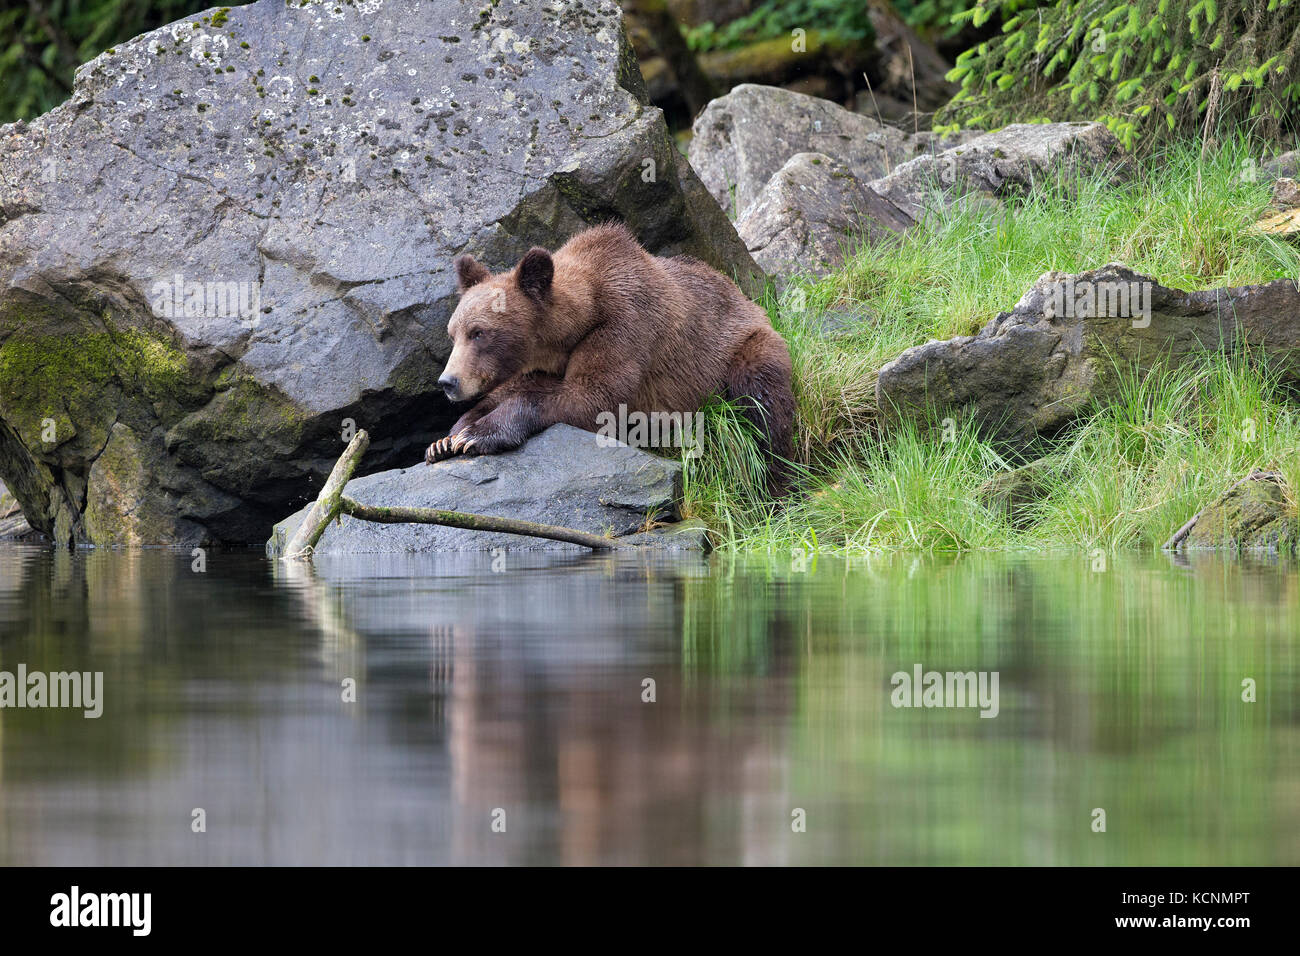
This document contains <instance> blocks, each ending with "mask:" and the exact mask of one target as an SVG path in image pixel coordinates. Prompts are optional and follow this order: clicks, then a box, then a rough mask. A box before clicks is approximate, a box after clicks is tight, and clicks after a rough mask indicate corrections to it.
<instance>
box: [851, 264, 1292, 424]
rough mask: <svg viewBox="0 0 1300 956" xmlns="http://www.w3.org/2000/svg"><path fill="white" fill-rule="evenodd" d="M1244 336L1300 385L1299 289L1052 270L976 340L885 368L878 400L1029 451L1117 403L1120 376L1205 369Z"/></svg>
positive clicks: (909, 354)
mask: <svg viewBox="0 0 1300 956" xmlns="http://www.w3.org/2000/svg"><path fill="white" fill-rule="evenodd" d="M1241 340H1244V341H1245V342H1247V343H1248V344H1249V345H1251V346H1253V347H1254V348H1256V349H1257V350H1259V352H1260V354H1263V355H1264V356H1266V357H1267V359H1268V360H1269V361H1270V362H1271V363H1272V364H1273V365H1274V366H1275V367H1276V368H1277V369H1278V370H1279V371H1280V373H1281V374H1283V375H1284V376H1285V377H1286V378H1287V379H1289V380H1296V379H1298V378H1300V292H1297V289H1296V286H1295V284H1294V283H1293V282H1290V281H1289V280H1277V281H1275V282H1269V283H1266V284H1264V285H1255V286H1243V287H1241V288H1233V289H1211V290H1208V291H1205V292H1182V291H1179V290H1177V289H1169V288H1166V287H1164V286H1162V285H1160V284H1158V283H1156V282H1155V281H1154V280H1152V279H1150V278H1149V277H1147V276H1143V275H1140V274H1139V273H1136V272H1134V271H1133V270H1131V269H1129V268H1127V267H1126V266H1123V265H1118V264H1111V265H1107V266H1104V267H1103V268H1101V269H1094V270H1091V271H1089V272H1084V273H1081V274H1079V275H1073V276H1071V275H1066V274H1064V273H1059V272H1049V273H1047V274H1045V275H1044V276H1043V277H1042V278H1040V279H1039V280H1038V281H1037V282H1036V283H1034V285H1033V286H1032V287H1031V288H1030V290H1029V291H1028V292H1027V293H1025V295H1024V297H1023V298H1022V299H1021V300H1020V302H1018V303H1017V304H1016V306H1015V308H1014V309H1012V310H1011V311H1010V312H1003V313H1002V314H1001V315H999V316H997V317H996V318H994V319H993V320H992V321H990V322H989V323H988V325H986V326H985V327H984V328H983V329H982V330H981V331H980V332H979V334H978V335H974V336H958V337H957V338H953V339H948V340H946V341H942V342H939V341H932V342H927V343H926V344H924V345H920V346H916V347H914V348H911V349H908V350H907V351H905V352H904V353H903V354H902V355H900V356H899V357H898V358H896V359H894V360H893V361H892V362H889V363H888V364H886V365H885V366H884V367H883V368H882V369H881V370H880V374H879V377H878V378H877V381H876V398H877V402H878V404H879V407H880V409H881V412H882V413H883V414H885V415H887V416H891V417H902V418H911V419H924V418H926V417H927V416H933V417H937V416H943V415H949V414H952V415H956V416H960V417H967V416H969V417H970V418H971V419H973V420H974V422H975V423H976V425H977V427H978V428H979V429H980V431H981V433H982V434H983V435H985V436H986V437H989V438H994V439H998V440H1000V441H1004V442H1007V443H1009V444H1010V445H1012V446H1014V447H1016V448H1025V447H1027V446H1028V445H1029V444H1030V443H1032V441H1033V440H1034V439H1035V438H1036V437H1037V436H1039V435H1051V434H1053V433H1055V432H1056V431H1058V430H1059V429H1060V428H1061V427H1062V426H1064V425H1066V424H1067V423H1068V422H1070V421H1072V420H1073V419H1074V418H1075V417H1076V416H1078V415H1079V414H1080V413H1082V412H1083V411H1084V410H1085V409H1086V408H1087V407H1088V406H1089V405H1090V404H1092V403H1094V402H1104V401H1108V400H1110V399H1113V398H1114V397H1116V396H1117V395H1118V391H1119V384H1120V381H1121V377H1120V376H1121V373H1124V372H1127V371H1128V370H1132V369H1137V370H1141V371H1146V370H1149V369H1151V368H1152V367H1154V366H1155V365H1156V364H1157V363H1159V364H1162V365H1165V366H1168V367H1178V366H1179V365H1183V364H1187V363H1194V362H1199V361H1201V360H1202V358H1203V356H1204V353H1205V350H1206V349H1230V348H1232V347H1233V346H1234V345H1235V344H1236V343H1238V342H1239V341H1241Z"/></svg>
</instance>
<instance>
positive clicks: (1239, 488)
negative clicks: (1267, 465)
mask: <svg viewBox="0 0 1300 956" xmlns="http://www.w3.org/2000/svg"><path fill="white" fill-rule="evenodd" d="M1297 541H1300V518H1297V516H1296V511H1295V506H1294V505H1293V504H1292V503H1291V502H1290V501H1288V500H1287V487H1286V481H1285V479H1284V478H1283V477H1282V475H1281V474H1280V473H1279V472H1275V471H1262V470H1260V469H1255V470H1253V471H1252V472H1251V473H1250V474H1249V475H1247V476H1246V477H1245V478H1243V479H1242V480H1241V481H1239V482H1237V483H1236V484H1235V485H1233V486H1232V487H1231V488H1229V489H1228V490H1227V491H1226V492H1224V493H1223V494H1222V495H1220V496H1219V497H1218V498H1217V499H1215V501H1213V502H1212V503H1210V504H1209V505H1207V506H1206V507H1205V508H1204V509H1202V510H1201V511H1199V512H1197V514H1196V515H1195V516H1194V517H1193V518H1192V519H1191V520H1190V521H1188V522H1187V524H1185V525H1183V527H1181V528H1179V529H1178V531H1176V532H1174V534H1173V536H1172V537H1171V538H1170V539H1169V540H1168V541H1166V542H1165V544H1164V550H1166V551H1194V550H1202V549H1210V548H1213V549H1222V550H1229V551H1255V552H1260V551H1262V552H1267V553H1269V554H1293V553H1295V551H1296V544H1297Z"/></svg>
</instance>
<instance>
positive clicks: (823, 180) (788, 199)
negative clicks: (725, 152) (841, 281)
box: [736, 153, 911, 287]
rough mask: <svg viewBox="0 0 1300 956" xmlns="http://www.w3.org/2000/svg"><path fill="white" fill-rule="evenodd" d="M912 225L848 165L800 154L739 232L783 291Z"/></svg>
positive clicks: (761, 197) (748, 213) (760, 196)
mask: <svg viewBox="0 0 1300 956" xmlns="http://www.w3.org/2000/svg"><path fill="white" fill-rule="evenodd" d="M909 225H911V220H909V219H907V218H905V217H904V216H902V215H899V214H898V213H897V211H896V210H895V209H894V207H893V205H892V204H890V203H888V202H886V201H885V200H884V199H882V198H881V197H880V196H878V195H877V194H876V193H875V192H873V191H872V190H870V189H868V188H867V187H866V186H865V185H864V184H863V183H862V182H861V181H859V180H858V179H857V177H855V176H854V175H853V174H852V173H851V172H850V171H849V170H848V168H846V167H845V166H844V165H843V164H842V163H840V162H838V161H837V160H835V159H832V158H831V157H830V156H826V155H824V154H822V153H797V154H796V155H794V156H792V157H791V158H790V160H789V161H788V162H787V163H786V164H785V165H784V166H782V167H781V168H780V169H779V170H777V172H776V175H774V176H773V177H772V178H771V179H770V180H768V183H767V185H766V186H764V187H763V189H762V190H761V191H760V192H759V194H758V197H757V198H756V199H755V200H754V201H753V202H752V203H751V204H750V205H749V207H748V208H747V209H746V210H745V212H744V214H743V215H742V216H741V217H740V219H739V220H737V222H736V231H737V232H738V233H739V234H740V238H741V239H742V240H744V243H745V245H746V247H747V248H748V249H749V252H750V254H751V255H752V256H753V257H754V261H755V262H757V263H758V264H759V266H761V267H762V269H763V271H765V272H767V273H768V274H769V275H771V276H773V277H774V278H775V279H776V281H777V285H778V287H779V286H781V285H783V284H784V283H785V281H786V279H787V278H788V277H789V276H792V275H795V274H802V275H806V276H810V277H812V278H820V277H822V276H824V275H827V274H828V273H830V272H831V271H833V270H834V269H836V268H837V267H839V266H840V265H841V264H843V262H844V259H845V258H846V257H847V256H849V255H851V254H852V253H853V251H854V250H855V249H856V248H857V247H859V246H860V245H862V244H863V243H872V242H878V241H879V240H881V239H883V238H885V237H887V236H891V235H896V234H897V233H898V232H901V231H902V230H904V229H906V228H907V227H908V226H909Z"/></svg>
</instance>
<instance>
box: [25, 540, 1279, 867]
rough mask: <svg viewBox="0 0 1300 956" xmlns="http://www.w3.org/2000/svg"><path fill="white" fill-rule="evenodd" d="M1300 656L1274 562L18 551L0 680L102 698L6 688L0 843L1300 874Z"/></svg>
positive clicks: (163, 857)
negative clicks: (916, 701) (95, 703)
mask: <svg viewBox="0 0 1300 956" xmlns="http://www.w3.org/2000/svg"><path fill="white" fill-rule="evenodd" d="M1298 648H1300V579H1298V577H1297V571H1296V568H1295V567H1294V566H1291V565H1285V564H1283V565H1269V564H1262V563H1256V564H1251V563H1231V562H1222V561H1218V560H1214V559H1206V560H1202V561H1194V562H1193V563H1192V564H1191V565H1190V566H1186V565H1184V566H1179V565H1178V564H1175V563H1173V562H1172V561H1171V560H1169V559H1167V558H1164V557H1157V558H1146V557H1144V558H1137V557H1125V556H1118V557H1113V558H1112V559H1111V561H1110V564H1109V566H1108V568H1107V569H1106V570H1105V571H1104V572H1095V571H1093V570H1092V569H1091V566H1090V563H1089V561H1088V560H1087V559H1083V558H1077V557H1064V558H1043V557H1018V556H1012V557H1007V556H994V557H986V556H976V557H967V558H962V559H956V560H954V559H944V558H916V557H912V556H893V557H888V558H884V559H881V560H877V561H874V562H870V563H868V562H865V561H863V562H855V563H853V564H851V565H846V564H845V563H844V562H842V561H833V560H826V559H821V560H820V561H818V562H817V563H816V564H815V565H814V566H813V567H811V568H809V569H808V570H807V571H806V572H804V573H795V572H793V571H792V570H791V567H790V562H789V560H788V559H784V560H775V559H774V560H772V561H763V560H753V559H745V560H732V559H728V558H726V557H719V556H715V557H714V558H713V559H711V560H705V559H701V558H688V559H673V560H671V561H665V560H648V559H646V558H644V557H633V558H631V559H628V558H623V559H613V558H601V557H592V556H587V555H583V556H576V555H575V556H561V557H556V556H550V557H546V556H542V555H535V556H532V557H522V556H507V563H506V566H505V568H504V569H501V570H499V571H494V570H493V567H492V559H491V557H490V556H489V555H484V556H482V557H480V556H477V555H474V556H468V557H454V558H437V559H428V558H409V559H408V558H382V559H374V558H367V559H364V560H362V559H347V560H339V559H334V560H326V559H320V560H318V563H317V566H316V569H315V571H314V572H313V571H308V570H304V569H296V571H295V572H294V573H289V572H287V571H286V570H285V569H284V568H283V567H277V566H276V565H274V564H273V563H271V562H268V561H266V560H265V559H263V558H262V557H261V556H260V555H256V554H251V553H242V552H241V553H235V554H229V553H225V554H223V553H214V554H209V555H208V558H207V567H206V571H204V572H203V573H196V572H194V571H193V570H191V558H190V557H189V555H188V554H177V553H173V552H166V551H147V552H135V553H123V552H117V553H111V552H93V553H84V554H75V555H69V554H56V553H51V552H48V551H44V550H40V549H23V548H17V547H13V546H10V547H9V548H8V549H6V550H0V671H8V672H16V671H17V667H18V665H19V664H20V663H22V664H25V665H26V666H27V669H28V671H29V672H31V671H47V672H48V671H67V670H79V671H102V672H103V674H104V692H103V696H104V702H103V707H104V713H103V716H102V717H101V718H99V719H98V720H91V719H85V718H84V717H83V716H82V713H81V711H79V710H66V709H63V710H55V709H39V710H34V709H21V710H19V709H4V710H0V863H4V864H20V863H43V864H170V863H200V864H228V863H229V864H235V863H240V864H267V863H269V864H321V863H373V864H387V863H409V864H429V863H433V864H438V863H722V864H731V863H746V864H754V863H756V864H777V863H796V864H799V863H902V864H986V863H988V864H1018V863H1034V864H1065V863H1081V864H1242V863H1253V864H1259V863H1265V864H1296V863H1300V705H1298V704H1297V695H1296V691H1297V685H1298V684H1300V651H1298ZM917 664H920V665H921V666H922V667H923V669H924V670H927V671H928V670H937V671H950V670H951V671H968V670H973V671H988V672H997V674H998V678H999V713H998V715H997V717H995V718H992V719H985V718H981V717H979V715H978V711H977V710H975V709H955V708H949V709H939V708H931V709H926V708H918V709H910V708H909V709H903V708H895V707H894V706H892V705H891V702H890V695H891V691H892V687H891V675H892V674H894V673H895V672H897V671H906V672H908V673H911V672H912V669H913V667H914V665H917ZM647 678H650V679H652V680H653V681H654V687H653V691H654V696H655V700H654V702H645V701H643V699H642V698H643V694H644V693H646V691H643V681H645V679H647ZM1247 678H1250V679H1252V680H1254V681H1255V684H1256V688H1257V689H1256V697H1257V700H1256V702H1254V703H1246V702H1243V701H1242V699H1241V696H1242V681H1243V680H1244V679H1247ZM348 679H352V680H354V681H355V687H356V701H355V702H347V701H345V700H344V699H343V697H344V682H345V681H346V680H348ZM195 808H202V809H203V810H204V812H205V817H206V832H203V833H195V832H192V820H193V819H194V817H193V814H194V811H195ZM1095 808H1101V809H1103V810H1104V811H1105V813H1106V820H1105V823H1106V832H1104V833H1096V832H1093V830H1092V825H1093V819H1094V816H1093V811H1094V809H1095ZM796 810H802V811H803V814H802V818H803V819H804V820H805V821H806V831H805V832H794V831H793V828H792V822H793V821H795V820H796V817H797V816H798V814H796ZM792 814H794V816H792ZM494 820H495V821H496V822H497V826H498V827H499V826H500V825H501V823H502V822H504V825H505V832H504V833H502V832H494V829H493V824H494Z"/></svg>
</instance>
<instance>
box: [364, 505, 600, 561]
mask: <svg viewBox="0 0 1300 956" xmlns="http://www.w3.org/2000/svg"><path fill="white" fill-rule="evenodd" d="M342 506H343V513H344V514H346V515H351V516H352V517H353V518H360V519H361V520H362V521H375V522H378V523H380V524H440V525H446V526H447V527H449V528H465V529H467V530H470V531H497V532H501V533H503V534H522V535H526V536H527V537H530V538H550V539H551V540H552V541H566V542H568V543H569V544H580V545H582V546H583V547H586V548H591V549H592V550H593V551H608V550H610V549H612V548H620V547H622V545H621V544H619V543H618V542H617V541H615V540H614V539H613V538H606V537H602V536H601V535H598V534H588V533H587V532H586V531H578V530H575V529H574V528H561V527H559V526H558V525H553V524H538V523H537V522H536V521H521V520H519V519H516V518H498V517H496V516H494V515H476V514H469V513H467V512H464V511H441V510H439V509H437V508H388V507H381V506H379V505H366V504H362V503H361V502H359V501H353V500H352V499H351V498H344V499H343V500H342Z"/></svg>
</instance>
